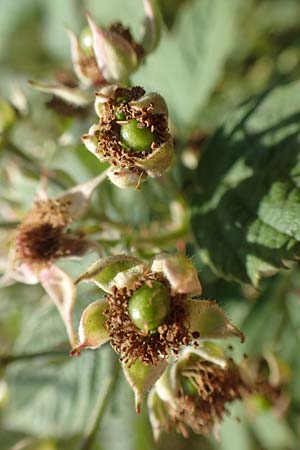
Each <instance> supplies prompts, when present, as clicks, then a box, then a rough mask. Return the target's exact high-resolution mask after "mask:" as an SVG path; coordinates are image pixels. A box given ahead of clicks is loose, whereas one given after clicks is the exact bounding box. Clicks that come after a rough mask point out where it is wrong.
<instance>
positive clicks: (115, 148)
mask: <svg viewBox="0 0 300 450" xmlns="http://www.w3.org/2000/svg"><path fill="white" fill-rule="evenodd" d="M95 110H96V113H97V115H98V117H99V122H98V123H97V124H94V125H93V126H92V127H91V128H90V130H89V132H88V134H85V135H83V136H82V141H83V142H84V144H85V146H86V147H87V149H88V150H89V151H90V152H92V153H93V154H94V155H95V156H96V157H97V158H98V159H99V160H100V161H102V162H104V161H108V162H109V163H110V164H111V165H112V167H111V170H110V171H109V173H108V176H109V178H110V180H111V181H112V183H114V184H115V185H117V186H118V187H121V188H124V187H130V186H139V184H140V182H141V181H142V180H143V179H145V178H146V177H147V176H150V177H153V178H157V177H160V176H161V175H162V174H163V173H164V172H165V171H166V170H167V168H168V167H169V166H170V164H171V161H172V158H173V153H174V148H173V140H172V136H171V135H170V133H169V129H168V108H167V105H166V102H165V100H164V99H163V97H162V96H160V95H159V94H156V93H149V94H146V92H145V91H144V89H143V88H141V87H138V86H136V87H132V88H122V87H118V86H117V85H110V86H106V87H104V88H102V89H101V90H100V91H98V92H97V93H96V101H95Z"/></svg>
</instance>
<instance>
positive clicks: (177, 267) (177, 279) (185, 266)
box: [151, 253, 202, 295]
mask: <svg viewBox="0 0 300 450" xmlns="http://www.w3.org/2000/svg"><path fill="white" fill-rule="evenodd" d="M151 269H152V270H153V271H154V272H163V274H164V275H165V276H166V277H167V279H168V281H169V283H170V285H171V288H172V289H173V290H174V291H175V292H177V293H179V294H188V295H200V294H201V291H202V287H201V283H200V280H199V278H198V273H197V270H196V269H195V267H194V266H193V264H192V262H191V261H190V260H189V259H188V258H186V257H185V256H184V255H180V254H177V255H169V254H166V253H164V254H161V255H157V256H156V257H155V258H154V260H153V263H152V267H151Z"/></svg>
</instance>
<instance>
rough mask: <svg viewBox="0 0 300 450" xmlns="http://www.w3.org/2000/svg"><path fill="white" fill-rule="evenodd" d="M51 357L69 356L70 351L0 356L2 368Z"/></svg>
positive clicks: (47, 351) (66, 349)
mask: <svg viewBox="0 0 300 450" xmlns="http://www.w3.org/2000/svg"><path fill="white" fill-rule="evenodd" d="M49 356H69V349H68V348H65V349H64V350H46V351H41V352H36V353H21V354H19V355H18V354H17V355H0V366H1V367H4V366H7V365H8V364H11V363H14V362H18V361H24V360H27V359H35V358H44V357H49Z"/></svg>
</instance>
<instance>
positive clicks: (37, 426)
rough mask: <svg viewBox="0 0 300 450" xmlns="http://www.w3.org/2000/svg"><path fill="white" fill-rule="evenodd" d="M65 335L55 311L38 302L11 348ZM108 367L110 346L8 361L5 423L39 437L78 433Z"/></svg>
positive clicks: (36, 346)
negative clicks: (74, 355)
mask: <svg viewBox="0 0 300 450" xmlns="http://www.w3.org/2000/svg"><path fill="white" fill-rule="evenodd" d="M65 340H66V337H65V333H64V329H63V324H62V322H61V319H60V317H59V315H58V313H57V311H56V310H55V309H54V308H53V307H51V308H42V309H40V310H39V311H36V313H35V315H34V316H32V317H30V318H27V320H26V322H24V326H23V331H22V332H21V334H20V336H19V338H18V341H17V345H16V348H15V352H16V353H17V354H22V353H32V352H42V351H46V350H49V349H51V348H53V349H55V348H56V349H59V348H61V344H62V343H63V342H65ZM64 348H66V346H65V347H64ZM109 370H110V354H109V348H107V349H102V350H101V351H98V352H85V353H83V354H82V356H81V357H80V358H70V357H69V355H68V351H66V353H65V355H64V354H62V355H61V356H52V357H51V356H47V357H42V358H41V357H40V358H31V359H30V360H26V359H25V360H24V361H20V362H15V363H13V364H11V365H10V366H9V368H8V370H7V374H6V381H7V383H8V389H9V403H8V406H7V408H6V409H5V413H4V422H5V427H6V428H7V429H10V430H13V431H18V432H26V433H30V434H33V435H36V436H39V437H55V438H66V437H70V436H72V435H75V434H77V433H82V432H83V430H84V429H85V427H86V423H87V420H89V417H90V414H91V410H92V408H93V406H94V403H95V398H96V397H97V395H98V391H99V389H101V380H102V379H103V378H104V377H106V376H107V375H108V373H109Z"/></svg>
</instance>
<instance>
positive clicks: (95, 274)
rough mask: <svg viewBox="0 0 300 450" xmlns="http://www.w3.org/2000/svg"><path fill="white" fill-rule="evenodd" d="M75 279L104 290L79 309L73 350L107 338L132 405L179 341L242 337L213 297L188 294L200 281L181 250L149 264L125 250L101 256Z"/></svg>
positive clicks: (194, 292)
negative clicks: (129, 390) (130, 390)
mask: <svg viewBox="0 0 300 450" xmlns="http://www.w3.org/2000/svg"><path fill="white" fill-rule="evenodd" d="M80 281H87V282H93V283H94V284H95V285H96V286H98V287H99V288H101V289H102V290H104V291H105V292H106V293H107V295H106V297H104V298H101V299H99V300H96V301H95V302H93V303H91V304H90V305H88V307H87V308H86V309H85V311H84V312H83V314H82V317H81V321H80V325H79V342H78V345H77V346H76V347H75V348H74V349H73V352H72V353H73V354H78V353H80V351H81V350H82V349H85V348H92V349H96V348H98V347H100V346H101V345H103V344H104V343H105V342H107V341H108V340H110V343H111V346H112V347H113V349H114V350H115V351H116V352H117V353H118V354H119V356H120V361H121V362H122V365H123V369H124V373H125V375H126V378H127V380H128V381H129V383H130V385H131V386H132V388H133V390H134V392H135V398H136V408H137V410H139V408H140V402H141V398H142V396H143V394H144V393H145V392H146V391H147V390H148V389H149V388H150V387H151V385H153V383H154V382H155V381H156V380H157V379H158V378H159V377H160V376H161V375H162V373H163V372H164V370H165V369H166V367H167V365H168V360H169V358H170V356H173V357H175V358H177V356H178V354H179V350H180V348H181V347H182V346H187V345H194V346H198V345H199V344H198V341H199V339H200V340H201V339H203V338H205V339H207V338H225V337H228V336H238V337H240V338H241V339H242V337H243V336H242V334H241V332H240V331H239V330H238V329H237V328H235V327H234V325H232V324H231V323H230V321H229V320H228V319H227V318H226V316H225V315H224V313H223V311H222V310H221V309H220V308H219V307H218V306H217V304H216V303H215V302H213V301H210V300H199V299H196V298H192V296H195V295H200V294H201V290H202V289H201V284H200V281H199V278H198V274H197V271H196V269H195V268H194V267H193V265H192V264H191V262H190V261H189V260H188V259H187V258H186V257H184V256H182V255H168V254H161V255H158V256H156V257H155V258H154V260H153V261H152V264H151V265H150V266H148V265H146V264H145V263H144V262H143V261H141V260H139V259H137V258H135V257H132V256H128V255H115V256H110V257H106V258H103V259H100V260H99V261H97V262H96V263H94V264H93V265H92V266H91V267H90V268H89V269H88V270H87V271H86V272H85V273H83V274H82V275H81V276H80V277H79V279H78V280H77V282H80Z"/></svg>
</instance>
